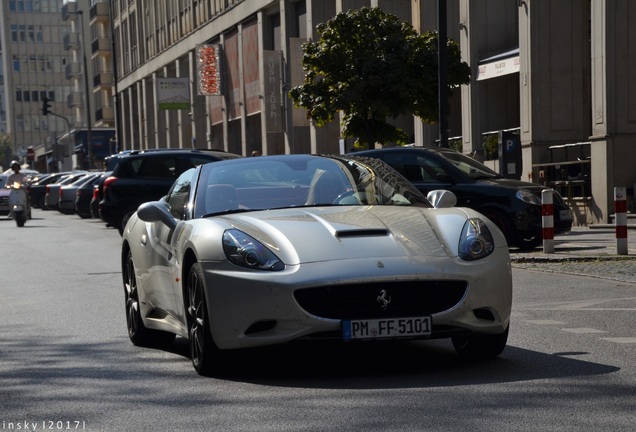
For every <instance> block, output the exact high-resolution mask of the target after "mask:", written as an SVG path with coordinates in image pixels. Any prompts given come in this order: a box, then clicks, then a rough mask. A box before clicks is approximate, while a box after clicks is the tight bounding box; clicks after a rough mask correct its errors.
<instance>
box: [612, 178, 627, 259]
mask: <svg viewBox="0 0 636 432" xmlns="http://www.w3.org/2000/svg"><path fill="white" fill-rule="evenodd" d="M614 224H615V225H616V253H617V254H618V255H627V190H626V189H625V188H624V187H615V188H614Z"/></svg>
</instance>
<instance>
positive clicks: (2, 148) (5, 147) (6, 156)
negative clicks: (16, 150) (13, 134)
mask: <svg viewBox="0 0 636 432" xmlns="http://www.w3.org/2000/svg"><path fill="white" fill-rule="evenodd" d="M12 157H13V145H12V144H11V140H10V139H9V136H8V135H5V134H3V133H0V165H1V166H2V168H3V169H9V164H10V163H11V159H12Z"/></svg>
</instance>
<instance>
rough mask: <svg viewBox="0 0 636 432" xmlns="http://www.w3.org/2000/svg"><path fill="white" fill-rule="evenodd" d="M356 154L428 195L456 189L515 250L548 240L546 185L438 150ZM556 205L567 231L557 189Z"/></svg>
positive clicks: (559, 230) (568, 221) (558, 230)
mask: <svg viewBox="0 0 636 432" xmlns="http://www.w3.org/2000/svg"><path fill="white" fill-rule="evenodd" d="M352 155H355V156H368V157H374V158H379V159H381V160H383V161H384V162H386V163H387V164H389V165H390V166H392V167H393V168H394V169H395V170H396V171H398V172H399V173H400V174H402V175H403V176H404V177H406V178H407V179H408V180H409V181H410V182H411V183H413V185H414V186H415V187H417V188H418V189H419V190H420V192H422V193H423V194H424V195H426V194H427V193H428V192H430V191H432V190H434V189H447V190H450V191H452V192H453V193H454V194H455V195H456V196H457V205H458V206H461V207H468V208H472V209H474V210H477V211H478V212H480V213H482V214H483V215H484V216H486V217H488V218H489V219H490V220H492V221H493V222H494V223H495V224H496V225H497V226H498V227H499V228H500V229H501V231H502V232H503V233H504V235H505V236H506V240H507V241H508V245H510V246H516V247H518V248H519V249H532V248H535V247H537V246H539V244H541V242H542V241H543V236H542V220H541V219H542V217H541V216H542V215H541V191H543V190H544V189H546V187H545V186H542V185H539V184H536V183H529V182H524V181H520V180H512V179H507V178H504V177H502V176H501V175H499V174H497V173H496V172H494V171H493V170H491V169H490V168H488V167H487V166H485V165H484V164H482V163H480V162H478V161H476V160H475V159H473V158H470V157H468V156H466V155H464V154H462V153H460V152H457V151H454V150H450V149H443V148H438V147H394V148H386V149H377V150H364V151H358V152H355V153H352ZM553 202H554V232H555V234H564V233H567V232H569V231H570V229H571V228H572V220H573V218H572V211H571V210H570V208H569V206H568V205H567V204H566V203H565V201H564V200H563V198H562V197H561V195H559V194H558V193H557V192H556V191H555V192H554V200H553Z"/></svg>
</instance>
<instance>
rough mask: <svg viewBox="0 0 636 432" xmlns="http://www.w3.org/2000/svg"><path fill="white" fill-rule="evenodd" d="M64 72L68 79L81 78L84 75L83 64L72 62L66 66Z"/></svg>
mask: <svg viewBox="0 0 636 432" xmlns="http://www.w3.org/2000/svg"><path fill="white" fill-rule="evenodd" d="M64 74H65V76H66V79H73V78H79V77H81V76H82V64H81V63H78V62H71V63H68V64H67V65H66V66H64Z"/></svg>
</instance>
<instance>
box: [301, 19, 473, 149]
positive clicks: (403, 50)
mask: <svg viewBox="0 0 636 432" xmlns="http://www.w3.org/2000/svg"><path fill="white" fill-rule="evenodd" d="M317 30H318V33H319V35H320V37H319V39H318V40H317V41H310V42H307V43H305V44H304V45H303V49H304V55H303V69H304V71H305V80H304V83H303V84H302V85H300V86H297V87H294V88H293V89H291V91H290V97H291V98H292V100H293V102H294V105H295V106H296V107H302V108H305V109H306V110H307V117H308V118H311V119H312V120H313V121H314V123H315V124H316V125H317V126H324V125H325V124H327V123H329V122H331V121H333V120H334V119H335V116H336V114H337V113H341V116H342V117H341V121H342V127H343V129H342V133H343V135H344V136H345V137H356V138H357V142H358V143H361V144H362V145H363V146H365V147H366V146H368V145H369V144H371V143H375V142H379V143H383V144H384V143H388V142H398V143H405V142H406V139H407V137H406V134H405V133H404V132H403V131H402V130H400V129H398V128H396V127H394V126H393V125H391V124H389V123H387V120H388V119H390V118H395V117H397V116H399V115H405V114H409V115H415V116H417V117H419V118H421V119H422V120H423V121H426V122H429V123H435V122H436V121H437V120H438V116H439V113H438V105H439V104H438V87H437V82H438V76H437V75H438V66H437V65H438V61H437V58H438V57H437V40H438V37H437V33H436V32H427V33H424V34H421V35H420V34H418V33H417V31H416V30H415V29H414V28H413V26H412V25H411V24H409V23H407V22H400V21H399V20H398V18H397V17H396V16H394V15H391V14H388V13H386V12H384V11H382V9H380V8H366V7H365V8H361V9H352V10H349V11H348V12H346V13H345V12H343V13H339V14H338V15H336V16H335V17H334V18H333V19H331V20H329V21H327V22H326V23H322V24H319V25H318V27H317ZM446 46H447V49H448V85H449V92H450V91H452V88H453V87H456V86H459V85H461V84H467V83H469V82H470V67H469V66H468V64H466V63H465V62H462V61H461V56H460V51H459V46H458V45H457V43H455V42H453V41H451V40H448V41H447V45H446Z"/></svg>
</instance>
